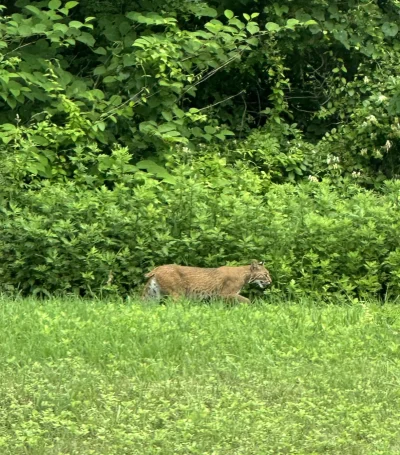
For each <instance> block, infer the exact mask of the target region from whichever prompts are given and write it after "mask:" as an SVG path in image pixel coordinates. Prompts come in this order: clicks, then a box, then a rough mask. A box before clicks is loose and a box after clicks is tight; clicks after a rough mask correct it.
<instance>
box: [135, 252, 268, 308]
mask: <svg viewBox="0 0 400 455" xmlns="http://www.w3.org/2000/svg"><path fill="white" fill-rule="evenodd" d="M146 278H148V281H147V284H146V287H145V288H144V291H143V298H153V299H160V298H161V297H163V296H170V297H173V298H178V297H181V296H186V297H197V298H207V297H220V298H223V299H232V300H238V301H240V302H246V303H250V301H249V299H246V297H243V296H241V295H240V294H239V293H240V291H241V289H242V287H243V286H244V285H246V284H248V283H257V284H258V285H259V286H260V287H261V288H264V287H266V286H267V285H268V284H270V283H271V281H272V280H271V277H270V274H269V272H268V270H267V269H266V268H265V267H264V263H263V262H258V261H253V262H252V263H251V264H250V265H245V266H242V267H218V268H216V269H204V268H200V267H185V266H182V265H175V264H170V265H162V266H160V267H157V268H155V269H153V270H152V271H151V272H150V273H148V274H147V275H146Z"/></svg>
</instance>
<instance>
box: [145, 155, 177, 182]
mask: <svg viewBox="0 0 400 455" xmlns="http://www.w3.org/2000/svg"><path fill="white" fill-rule="evenodd" d="M136 167H137V168H138V169H144V170H146V171H147V172H149V173H150V174H153V175H155V176H156V177H158V178H161V179H163V180H165V181H166V182H168V183H175V177H173V176H172V175H171V174H170V173H169V172H168V171H167V170H166V169H165V168H163V167H162V166H160V165H159V164H157V163H155V162H154V161H151V160H142V161H139V162H138V163H136Z"/></svg>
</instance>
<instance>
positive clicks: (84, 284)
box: [0, 155, 400, 295]
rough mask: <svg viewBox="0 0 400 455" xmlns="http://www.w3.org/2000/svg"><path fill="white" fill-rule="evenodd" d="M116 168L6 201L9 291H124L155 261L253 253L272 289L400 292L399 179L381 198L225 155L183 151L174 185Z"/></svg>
mask: <svg viewBox="0 0 400 455" xmlns="http://www.w3.org/2000/svg"><path fill="white" fill-rule="evenodd" d="M99 159H101V157H100V158H99ZM113 169H114V170H113V172H114V174H113V173H112V172H111V170H110V172H109V173H108V174H107V175H109V176H110V180H109V183H110V182H111V183H112V185H111V184H109V185H107V186H101V187H99V188H93V187H92V188H89V187H88V186H84V185H79V184H78V183H72V182H67V183H62V182H57V183H49V182H45V181H44V182H42V183H41V184H40V186H37V188H36V189H33V188H31V189H30V190H27V191H24V192H17V193H16V194H15V195H14V196H13V199H12V202H10V203H4V204H3V210H2V215H1V218H2V220H1V221H2V230H1V235H0V262H1V267H0V272H1V275H2V287H3V288H4V289H6V288H10V287H11V288H18V289H21V290H22V291H23V292H24V293H30V292H34V293H38V292H39V293H44V294H48V293H49V294H50V293H54V292H74V293H80V294H82V293H98V292H100V291H103V292H106V291H107V292H120V293H126V292H129V291H130V290H132V289H133V288H135V287H136V286H137V285H139V284H140V283H141V282H142V281H143V274H144V273H145V272H146V271H147V270H148V269H149V268H150V267H152V266H153V265H156V264H162V263H168V262H177V263H181V264H189V265H198V266H204V267H215V266H219V265H223V264H227V263H228V264H237V263H242V264H243V263H247V262H248V261H249V260H251V259H252V258H260V259H261V258H262V259H265V260H266V261H267V264H268V268H269V269H270V270H271V272H272V275H273V279H274V284H273V287H272V292H274V293H289V294H297V293H304V292H306V293H314V294H323V295H325V294H328V293H346V294H357V295H365V294H371V293H372V294H377V293H382V292H387V293H389V294H390V293H391V292H397V291H398V289H399V286H400V281H399V280H400V278H399V277H400V260H399V250H400V242H399V238H398V235H397V233H398V232H399V227H400V218H399V216H398V214H399V204H398V194H399V189H400V185H399V183H398V182H391V183H387V184H386V186H385V191H384V193H383V194H376V193H373V192H368V191H366V190H363V189H361V188H359V187H356V186H354V185H353V186H351V185H350V184H348V185H347V186H346V188H347V190H346V191H344V190H340V191H339V190H338V189H335V188H334V187H333V186H332V185H331V184H330V183H329V182H328V181H323V182H312V181H309V182H303V183H301V184H298V185H296V186H294V185H292V184H289V183H287V184H281V185H276V184H270V183H269V182H268V180H267V179H265V180H264V179H263V178H262V176H261V175H260V174H257V172H256V171H253V170H252V169H251V168H250V167H248V166H245V165H244V164H243V163H241V162H236V163H235V164H230V165H228V164H226V161H225V159H224V158H221V157H219V156H217V155H214V156H203V157H201V156H198V157H195V156H192V157H191V159H190V160H187V162H186V163H185V164H183V163H182V162H180V161H179V159H178V157H176V163H175V168H174V170H171V173H172V174H173V177H174V179H173V180H172V181H173V182H174V183H167V182H165V181H163V182H161V181H159V180H156V179H155V178H154V177H152V176H151V174H149V173H145V172H142V171H139V170H136V171H135V172H133V171H132V170H131V169H130V172H128V173H127V172H125V171H124V170H123V167H121V168H118V167H114V168H113ZM112 175H114V177H115V180H113V179H112V178H111V177H112ZM115 182H123V183H115Z"/></svg>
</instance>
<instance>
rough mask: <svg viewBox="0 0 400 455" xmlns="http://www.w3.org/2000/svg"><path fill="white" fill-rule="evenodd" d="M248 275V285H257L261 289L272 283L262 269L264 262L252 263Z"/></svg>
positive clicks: (266, 272) (265, 271)
mask: <svg viewBox="0 0 400 455" xmlns="http://www.w3.org/2000/svg"><path fill="white" fill-rule="evenodd" d="M250 273H251V275H250V279H249V283H257V284H258V285H259V286H260V288H262V289H263V288H265V287H267V286H268V285H269V284H271V283H272V279H271V276H270V274H269V272H268V270H267V269H266V268H265V267H264V262H259V261H252V263H251V264H250Z"/></svg>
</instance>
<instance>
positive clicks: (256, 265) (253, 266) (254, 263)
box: [250, 259, 260, 271]
mask: <svg viewBox="0 0 400 455" xmlns="http://www.w3.org/2000/svg"><path fill="white" fill-rule="evenodd" d="M259 267H260V263H259V262H258V261H256V260H255V259H253V260H252V261H251V264H250V270H251V271H253V270H257V269H258V268H259Z"/></svg>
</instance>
